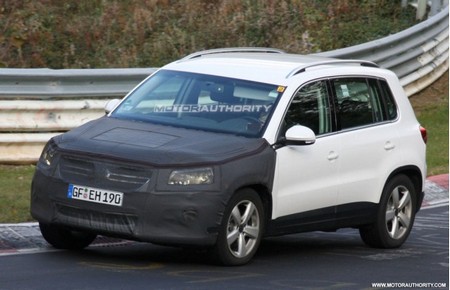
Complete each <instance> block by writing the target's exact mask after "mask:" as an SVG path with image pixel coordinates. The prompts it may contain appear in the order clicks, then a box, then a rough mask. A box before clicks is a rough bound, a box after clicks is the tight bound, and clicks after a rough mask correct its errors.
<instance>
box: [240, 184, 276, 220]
mask: <svg viewBox="0 0 450 290" xmlns="http://www.w3.org/2000/svg"><path fill="white" fill-rule="evenodd" d="M245 188H250V189H252V190H254V191H255V192H256V193H257V194H258V196H259V197H260V198H261V201H262V203H263V206H264V216H265V225H266V228H267V225H268V223H269V221H270V219H271V218H272V208H273V206H272V205H273V202H272V194H271V192H270V190H269V189H268V188H267V187H266V186H265V185H263V184H249V185H244V186H241V187H239V188H237V189H236V190H235V193H236V192H238V191H240V190H242V189H245Z"/></svg>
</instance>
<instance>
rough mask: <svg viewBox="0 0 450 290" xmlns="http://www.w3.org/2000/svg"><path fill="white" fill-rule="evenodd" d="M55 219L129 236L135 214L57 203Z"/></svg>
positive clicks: (133, 227) (75, 225) (68, 223)
mask: <svg viewBox="0 0 450 290" xmlns="http://www.w3.org/2000/svg"><path fill="white" fill-rule="evenodd" d="M56 221H57V222H61V223H64V224H66V225H72V226H74V227H78V228H86V229H90V230H95V231H99V232H103V233H114V234H116V235H122V236H131V235H132V234H133V232H134V229H135V227H136V222H137V216H136V215H132V214H118V213H102V212H97V211H90V210H86V209H80V208H75V207H71V206H66V205H61V204H58V205H57V216H56Z"/></svg>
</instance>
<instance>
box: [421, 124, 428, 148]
mask: <svg viewBox="0 0 450 290" xmlns="http://www.w3.org/2000/svg"><path fill="white" fill-rule="evenodd" d="M420 134H421V135H422V139H423V142H424V143H425V144H427V141H428V136H427V129H425V128H424V127H422V126H420Z"/></svg>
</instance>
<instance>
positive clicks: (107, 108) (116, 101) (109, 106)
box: [105, 99, 120, 114]
mask: <svg viewBox="0 0 450 290" xmlns="http://www.w3.org/2000/svg"><path fill="white" fill-rule="evenodd" d="M119 103H120V100H119V99H113V100H110V101H108V102H107V103H106V105H105V113H106V114H109V113H110V112H111V111H112V110H114V108H115V107H116V106H117V105H118V104H119Z"/></svg>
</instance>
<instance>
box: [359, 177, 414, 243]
mask: <svg viewBox="0 0 450 290" xmlns="http://www.w3.org/2000/svg"><path fill="white" fill-rule="evenodd" d="M416 198H417V194H416V191H415V188H414V185H413V183H412V182H411V180H410V179H409V178H408V177H407V176H405V175H397V176H395V177H394V178H392V179H391V180H390V181H389V182H388V183H387V184H386V186H385V188H384V190H383V194H382V197H381V201H380V206H379V208H378V213H377V220H376V221H375V223H373V224H372V225H369V226H366V227H363V228H361V229H360V230H359V233H360V235H361V238H362V240H363V241H364V242H365V243H366V244H367V245H369V246H372V247H377V248H397V247H400V246H401V245H402V244H403V243H404V242H405V241H406V239H407V238H408V236H409V233H410V232H411V228H412V226H413V223H414V218H415V215H416Z"/></svg>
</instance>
